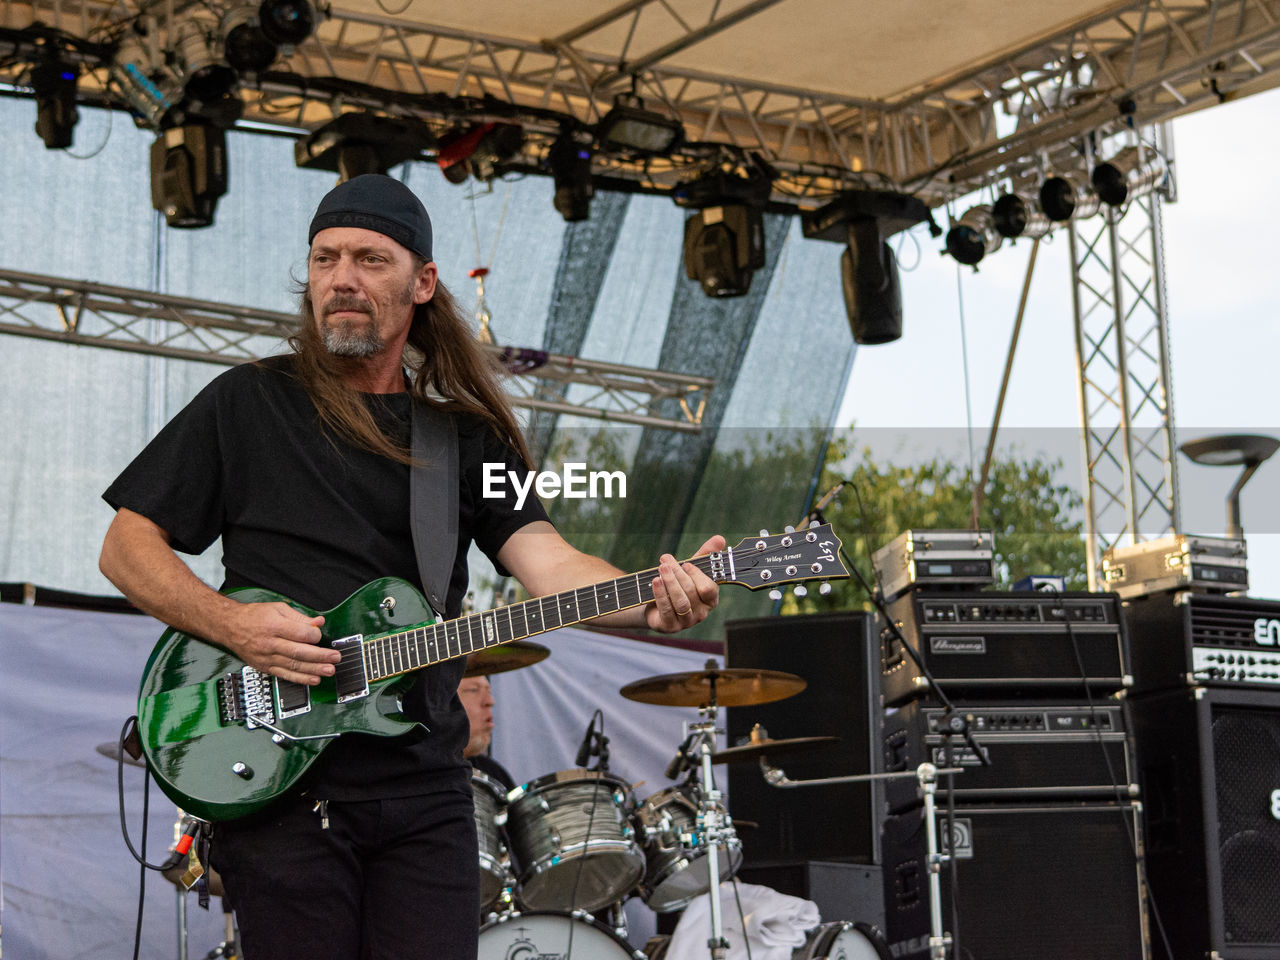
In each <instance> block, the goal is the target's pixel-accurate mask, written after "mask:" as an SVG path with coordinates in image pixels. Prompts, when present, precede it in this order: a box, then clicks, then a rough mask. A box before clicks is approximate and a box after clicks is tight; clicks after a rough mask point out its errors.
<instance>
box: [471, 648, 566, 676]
mask: <svg viewBox="0 0 1280 960" xmlns="http://www.w3.org/2000/svg"><path fill="white" fill-rule="evenodd" d="M549 656H551V651H550V650H548V649H547V648H546V647H544V646H543V645H542V644H540V643H532V642H530V641H528V640H513V641H512V642H511V643H504V644H502V646H500V647H486V648H485V649H483V650H477V651H476V652H475V653H472V654H468V655H467V666H466V669H465V670H463V672H462V675H463V676H464V677H487V676H489V675H490V674H493V673H506V672H507V671H508V670H519V669H520V668H521V667H529V666H532V665H533V664H535V663H537V662H538V661H539V660H545V659H547V657H549Z"/></svg>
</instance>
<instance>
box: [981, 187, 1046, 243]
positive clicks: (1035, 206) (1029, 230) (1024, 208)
mask: <svg viewBox="0 0 1280 960" xmlns="http://www.w3.org/2000/svg"><path fill="white" fill-rule="evenodd" d="M991 222H992V224H993V225H994V226H995V228H996V233H998V234H1000V236H1002V237H1008V238H1009V239H1011V240H1013V239H1016V238H1018V237H1026V238H1027V239H1028V240H1035V239H1038V238H1039V237H1043V236H1044V235H1045V234H1046V233H1048V232H1049V228H1050V227H1051V226H1052V225H1051V224H1050V223H1049V218H1048V217H1046V216H1045V215H1044V211H1043V210H1041V209H1040V201H1039V200H1038V199H1036V198H1035V197H1024V196H1022V195H1021V194H1017V193H1006V194H1003V195H1002V196H1000V197H997V198H996V202H995V203H993V204H992V205H991Z"/></svg>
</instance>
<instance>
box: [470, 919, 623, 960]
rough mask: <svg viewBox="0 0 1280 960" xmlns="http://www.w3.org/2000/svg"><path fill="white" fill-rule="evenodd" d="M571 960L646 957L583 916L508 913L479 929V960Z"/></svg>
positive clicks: (610, 931) (477, 956) (602, 926)
mask: <svg viewBox="0 0 1280 960" xmlns="http://www.w3.org/2000/svg"><path fill="white" fill-rule="evenodd" d="M571 943H572V950H570V944H571ZM570 956H572V957H573V960H644V954H642V953H637V952H636V951H634V950H632V949H631V948H630V947H628V946H627V943H626V941H625V940H623V939H621V938H620V937H619V936H618V935H617V934H615V933H614V932H613V931H612V930H610V929H609V928H608V927H606V926H604V925H603V924H601V923H597V922H596V921H595V920H593V919H591V917H589V916H587V915H586V914H584V913H509V914H506V915H505V916H501V917H498V918H497V919H496V920H493V921H491V922H490V923H486V924H485V925H484V926H483V927H481V928H480V949H479V951H478V952H477V954H476V960H539V958H560V957H566V958H567V957H570Z"/></svg>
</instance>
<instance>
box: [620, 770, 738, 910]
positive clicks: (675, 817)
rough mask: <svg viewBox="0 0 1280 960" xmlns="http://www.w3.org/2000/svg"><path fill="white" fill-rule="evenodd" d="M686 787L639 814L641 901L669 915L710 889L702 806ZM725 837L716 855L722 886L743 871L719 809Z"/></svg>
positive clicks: (670, 790)
mask: <svg viewBox="0 0 1280 960" xmlns="http://www.w3.org/2000/svg"><path fill="white" fill-rule="evenodd" d="M691 792H692V791H691V790H690V789H689V788H688V787H684V786H676V787H667V788H666V789H665V790H660V791H658V792H657V793H655V794H654V795H653V796H651V797H649V798H648V799H647V800H645V802H644V803H643V804H641V805H640V809H638V810H637V811H636V833H637V834H638V835H639V836H640V838H641V840H642V841H643V843H644V856H645V873H644V879H643V880H642V881H641V882H640V895H641V896H642V897H643V898H644V902H645V903H646V904H648V906H649V909H651V910H653V911H654V912H656V913H669V912H670V911H672V910H679V909H681V908H682V907H685V906H687V905H688V904H689V901H691V900H692V899H693V898H694V897H697V896H701V895H702V894H704V893H706V892H707V891H708V890H710V889H711V876H710V873H711V870H710V865H709V864H708V863H707V847H706V844H705V842H704V841H703V838H702V836H701V831H700V830H699V829H698V804H697V802H696V801H695V800H694V798H693V797H692V796H691V795H690V794H691ZM719 809H720V813H721V816H722V822H723V824H724V826H723V828H722V836H721V838H720V844H719V846H718V847H717V849H716V856H717V866H718V868H719V871H720V880H721V882H723V881H725V880H728V879H730V878H732V877H733V875H734V874H735V873H737V872H738V867H740V866H742V842H741V841H740V840H739V839H738V835H737V834H736V833H734V830H733V825H732V824H731V823H730V822H729V817H728V815H727V814H726V813H725V811H724V808H723V807H721V808H719Z"/></svg>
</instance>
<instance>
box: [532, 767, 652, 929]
mask: <svg viewBox="0 0 1280 960" xmlns="http://www.w3.org/2000/svg"><path fill="white" fill-rule="evenodd" d="M633 805H634V799H633V797H632V795H631V789H630V787H629V786H627V784H626V783H625V782H624V781H622V780H619V779H617V778H616V777H611V776H609V775H608V774H607V773H600V772H598V771H594V770H561V771H560V772H559V773H549V774H547V775H546V776H545V777H539V778H538V779H537V780H533V781H531V782H530V783H526V784H525V785H524V786H521V787H517V788H516V789H515V790H512V791H511V793H509V794H508V795H507V835H508V837H509V838H510V840H511V852H512V855H513V856H514V857H515V861H516V864H517V868H518V878H519V882H518V885H517V891H516V897H517V899H518V900H519V901H520V903H521V904H522V905H523V906H524V907H527V908H528V909H530V910H572V909H575V908H576V909H579V910H599V909H600V908H601V907H605V906H607V905H609V904H611V903H614V902H616V901H618V900H620V899H621V898H622V897H623V896H625V895H626V893H627V892H628V891H629V890H631V889H632V888H633V887H634V886H635V885H636V881H638V880H639V879H640V875H641V874H642V873H643V872H644V853H643V852H642V851H641V849H640V845H639V844H638V843H637V842H636V840H635V831H634V829H633V828H632V826H631V808H632V806H633Z"/></svg>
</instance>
